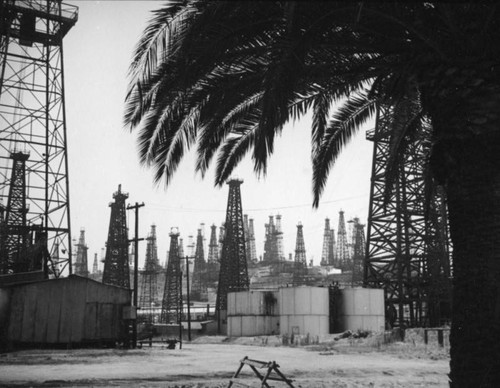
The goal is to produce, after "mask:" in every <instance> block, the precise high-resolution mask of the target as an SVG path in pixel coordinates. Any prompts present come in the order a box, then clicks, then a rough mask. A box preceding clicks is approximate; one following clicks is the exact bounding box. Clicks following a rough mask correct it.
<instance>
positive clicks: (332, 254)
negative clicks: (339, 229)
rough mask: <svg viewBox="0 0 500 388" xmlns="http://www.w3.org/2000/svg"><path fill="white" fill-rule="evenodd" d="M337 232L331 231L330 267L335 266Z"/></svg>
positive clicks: (329, 246)
mask: <svg viewBox="0 0 500 388" xmlns="http://www.w3.org/2000/svg"><path fill="white" fill-rule="evenodd" d="M335 264H336V262H335V230H334V229H330V241H329V242H328V265H331V266H335Z"/></svg>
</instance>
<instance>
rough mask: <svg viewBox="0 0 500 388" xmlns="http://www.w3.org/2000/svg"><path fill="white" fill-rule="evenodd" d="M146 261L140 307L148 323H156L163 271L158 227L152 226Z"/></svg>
mask: <svg viewBox="0 0 500 388" xmlns="http://www.w3.org/2000/svg"><path fill="white" fill-rule="evenodd" d="M146 241H147V245H146V260H145V262H144V270H142V271H141V288H140V294H139V307H140V308H141V311H142V312H143V314H141V315H142V316H143V318H144V319H145V321H146V322H148V323H153V322H154V311H155V308H156V307H157V306H159V304H160V303H159V293H158V274H159V272H160V271H161V266H160V261H159V260H158V248H157V243H156V241H157V240H156V225H151V232H150V233H149V236H148V237H146Z"/></svg>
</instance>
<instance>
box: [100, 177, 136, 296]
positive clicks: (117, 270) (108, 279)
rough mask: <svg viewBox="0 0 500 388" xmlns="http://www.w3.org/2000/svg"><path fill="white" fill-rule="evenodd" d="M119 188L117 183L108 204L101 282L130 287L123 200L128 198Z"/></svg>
mask: <svg viewBox="0 0 500 388" xmlns="http://www.w3.org/2000/svg"><path fill="white" fill-rule="evenodd" d="M121 188H122V185H118V191H116V192H115V193H114V194H113V198H114V200H115V202H112V203H110V204H109V207H110V208H111V218H110V221H109V230H108V240H107V242H106V257H105V259H104V271H103V275H102V282H103V283H106V284H112V285H115V286H120V287H125V288H130V271H129V266H128V230H127V217H126V216H127V215H126V209H125V200H126V199H127V198H128V194H126V193H122V192H121Z"/></svg>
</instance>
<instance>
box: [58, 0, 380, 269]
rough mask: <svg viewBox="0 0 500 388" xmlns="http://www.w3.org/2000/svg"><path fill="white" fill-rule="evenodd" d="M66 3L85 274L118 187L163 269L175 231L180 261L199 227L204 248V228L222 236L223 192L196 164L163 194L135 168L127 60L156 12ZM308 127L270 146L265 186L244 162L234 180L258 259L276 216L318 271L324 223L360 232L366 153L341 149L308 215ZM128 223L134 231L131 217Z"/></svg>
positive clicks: (75, 229) (75, 196)
mask: <svg viewBox="0 0 500 388" xmlns="http://www.w3.org/2000/svg"><path fill="white" fill-rule="evenodd" d="M67 3H70V4H74V5H77V6H79V8H80V12H79V20H78V22H77V23H76V25H75V26H74V27H73V29H72V30H71V31H70V32H69V33H68V35H67V36H66V38H65V40H64V67H65V87H66V112H67V131H68V151H69V166H70V169H69V179H70V196H71V218H72V222H71V224H72V234H73V238H75V239H77V238H78V236H79V231H80V228H85V231H86V242H87V245H88V247H89V251H88V254H89V267H90V269H91V265H92V262H93V258H94V253H98V255H99V257H100V256H101V249H102V248H103V247H104V245H105V241H106V239H107V232H108V227H109V218H110V208H109V207H108V204H109V203H110V202H112V201H113V198H112V195H113V193H114V192H115V191H116V190H117V188H118V185H119V184H121V185H122V191H125V192H128V193H129V195H130V196H129V199H128V201H127V203H128V204H134V203H135V202H139V203H141V202H144V203H145V206H144V207H143V208H141V209H140V213H139V221H140V222H139V233H140V237H146V236H147V234H148V233H149V230H150V226H151V224H156V225H157V233H158V256H159V258H160V261H161V262H162V263H163V262H164V261H165V257H166V252H167V250H168V245H169V236H168V234H169V233H170V228H172V227H177V228H178V229H179V232H180V234H181V238H183V239H184V248H185V251H186V246H187V241H188V236H189V235H192V236H196V233H197V229H198V228H199V225H200V224H201V223H204V224H205V235H206V238H207V244H208V240H209V237H210V225H212V224H216V225H217V226H220V225H221V223H222V222H224V220H225V211H226V205H227V195H228V186H227V185H225V186H224V187H222V188H220V189H219V188H214V185H213V170H212V171H210V172H209V174H208V175H207V177H206V178H205V180H202V179H201V177H200V176H197V175H195V173H194V158H193V155H188V157H187V158H186V159H185V160H184V161H183V162H182V163H181V166H180V168H179V170H178V172H177V174H176V176H175V177H174V179H173V181H172V184H171V186H170V187H169V188H168V189H166V190H165V188H164V186H163V185H160V186H156V185H155V184H154V183H153V173H152V171H151V170H148V169H146V168H144V167H141V166H140V163H139V161H138V156H137V146H136V137H135V133H132V134H130V133H129V131H128V130H127V129H125V128H124V126H123V120H122V117H123V111H124V98H125V92H126V88H127V69H128V65H129V63H130V60H131V57H132V52H133V50H134V47H135V44H136V42H137V41H138V39H139V37H140V35H141V33H142V31H143V29H144V27H145V26H146V23H147V21H148V20H149V18H150V11H151V10H153V9H157V8H159V7H160V6H161V5H162V2H159V1H70V0H68V1H67ZM371 126H373V123H372V124H371ZM310 127H311V125H310V118H309V117H305V118H304V119H303V120H301V121H300V122H296V123H294V124H293V125H288V126H287V127H285V129H284V131H283V135H282V137H281V138H279V139H277V141H276V143H277V144H276V147H275V153H274V155H273V156H272V157H271V160H270V165H269V169H268V174H267V176H266V177H265V178H261V179H258V178H257V177H256V176H255V175H254V173H253V169H252V165H251V163H250V161H249V160H245V161H244V162H243V163H242V166H241V168H239V169H238V170H237V172H236V174H235V177H238V178H240V179H243V180H244V183H243V184H242V186H241V196H242V205H243V209H244V213H245V214H248V215H249V217H250V218H253V219H254V224H255V235H256V248H257V255H258V256H260V255H262V254H263V247H264V223H266V222H267V221H268V216H269V215H276V214H281V216H282V226H283V233H284V234H283V237H284V248H285V254H286V256H287V257H288V254H289V253H293V252H294V250H295V239H296V233H297V228H296V225H297V223H298V222H302V224H303V225H304V240H305V247H306V254H307V258H308V260H311V259H313V260H314V262H315V264H319V261H320V259H321V250H322V241H323V228H324V222H325V218H326V217H329V218H330V220H331V226H332V227H333V228H334V229H335V230H336V229H337V223H338V212H339V210H340V209H342V210H344V211H345V217H346V220H349V219H351V218H352V217H355V216H358V217H360V219H361V220H362V222H363V223H366V218H367V214H368V200H369V189H370V173H371V158H372V148H373V147H372V143H371V142H368V141H367V140H365V131H364V130H363V131H361V132H360V133H359V136H357V137H356V139H354V140H353V141H352V142H351V144H350V145H348V147H347V149H346V150H345V152H344V153H343V155H342V156H341V158H340V159H339V160H338V161H337V164H336V166H335V167H334V169H333V171H332V173H331V174H330V178H329V181H328V185H327V187H326V190H325V193H324V195H323V197H322V201H321V205H320V207H319V208H318V209H312V206H311V205H312V194H311V177H312V169H311V163H310ZM369 128H370V125H369V126H367V128H366V129H369ZM248 159H250V158H248ZM128 223H129V225H130V227H131V230H132V231H133V225H134V218H133V214H132V213H131V212H130V211H129V212H128ZM129 237H133V236H131V235H130V236H129ZM139 248H140V252H139V257H140V263H141V264H140V265H141V266H142V263H143V260H144V256H145V252H146V243H145V242H141V243H140V245H139ZM205 253H207V252H205ZM101 265H102V264H101Z"/></svg>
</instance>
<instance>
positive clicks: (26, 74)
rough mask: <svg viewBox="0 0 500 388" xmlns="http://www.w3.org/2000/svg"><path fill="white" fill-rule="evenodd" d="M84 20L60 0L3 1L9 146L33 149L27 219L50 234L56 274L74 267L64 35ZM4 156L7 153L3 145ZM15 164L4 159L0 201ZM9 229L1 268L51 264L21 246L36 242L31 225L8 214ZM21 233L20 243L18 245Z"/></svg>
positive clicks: (1, 76)
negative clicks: (32, 239) (30, 238)
mask: <svg viewBox="0 0 500 388" xmlns="http://www.w3.org/2000/svg"><path fill="white" fill-rule="evenodd" d="M77 20H78V7H76V6H73V5H68V4H65V3H62V2H61V1H60V0H43V1H42V0H39V1H14V0H2V1H0V123H1V125H0V138H1V139H2V140H1V144H2V150H3V151H7V150H12V152H13V153H18V152H19V151H20V150H22V151H23V153H25V154H26V155H29V160H25V162H26V167H27V168H26V169H25V172H24V174H23V175H24V176H25V182H26V184H25V188H24V195H23V196H24V198H25V201H26V206H25V207H24V211H25V212H24V215H22V218H25V219H26V222H25V223H24V224H23V225H25V226H27V227H29V228H32V227H34V226H35V225H36V227H37V231H36V232H35V233H38V234H39V236H43V238H41V237H40V238H38V244H40V243H41V242H42V241H45V242H46V245H47V246H46V247H44V248H43V251H45V252H50V256H51V258H47V259H48V260H49V261H50V264H51V265H50V266H49V268H48V269H50V275H52V276H57V277H58V276H60V275H68V274H71V273H72V268H71V265H72V263H71V258H72V251H71V249H72V246H71V241H72V239H71V223H70V206H69V180H68V170H67V167H68V162H67V160H68V159H67V154H68V152H67V147H66V133H67V131H66V117H65V115H66V110H65V107H64V104H65V89H64V67H63V62H64V61H63V39H64V37H65V36H66V34H67V33H68V32H69V31H70V30H71V28H72V27H73V26H74V25H75V23H76V22H77ZM0 158H1V159H4V160H5V159H7V158H8V157H7V155H6V153H4V152H2V154H1V156H0ZM11 168H12V167H11V165H10V164H9V163H0V188H2V190H0V202H2V203H4V204H6V203H7V202H8V198H7V195H9V194H7V193H8V192H9V190H5V189H6V188H7V187H8V186H9V185H10V184H11V182H9V178H10V177H11V175H12V174H11V172H12V171H11ZM11 216H12V215H9V217H8V218H11ZM9 225H12V226H9ZM9 228H10V229H9ZM23 228H24V226H23ZM6 233H7V236H6V240H7V241H5V244H4V248H5V249H7V252H8V253H6V254H5V255H4V256H3V257H4V259H3V260H1V261H2V263H1V264H0V267H1V269H0V271H1V272H5V273H12V272H26V271H32V270H33V269H35V270H36V268H41V267H42V266H43V265H44V264H43V263H36V262H35V261H36V260H35V259H34V258H33V256H32V257H31V258H29V259H28V258H27V256H26V254H25V253H21V252H23V251H25V250H26V249H27V245H29V244H27V243H26V242H25V241H26V240H27V239H28V238H27V237H26V236H27V235H28V233H29V232H28V231H22V232H21V230H20V229H19V224H17V225H16V224H12V223H11V221H10V220H7V230H6ZM16 236H17V237H16ZM4 240H5V238H4ZM14 240H17V241H18V243H19V244H18V243H16V245H18V248H13V244H14ZM56 246H57V248H58V249H57V251H56V249H55V248H56ZM5 249H4V250H5ZM13 249H14V250H13ZM36 249H37V250H38V249H39V247H37V248H36ZM19 254H21V255H22V256H23V257H24V258H23V259H20V256H19ZM44 255H45V254H44ZM35 256H37V255H35ZM38 257H40V255H38ZM56 257H57V259H58V261H57V262H56V261H55V260H54V259H55V258H56ZM46 272H48V271H46ZM47 275H48V274H47Z"/></svg>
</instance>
